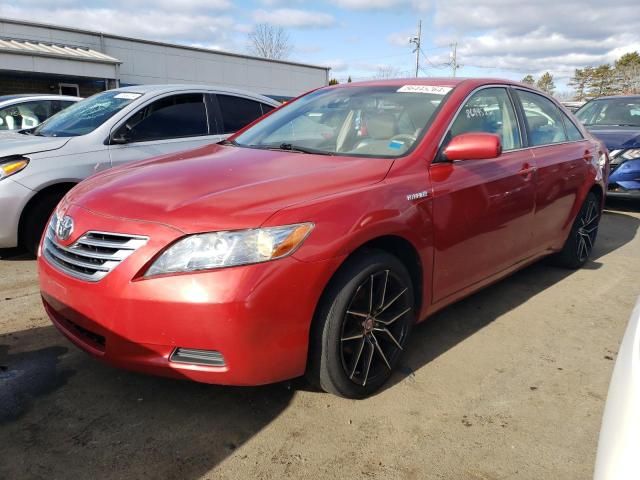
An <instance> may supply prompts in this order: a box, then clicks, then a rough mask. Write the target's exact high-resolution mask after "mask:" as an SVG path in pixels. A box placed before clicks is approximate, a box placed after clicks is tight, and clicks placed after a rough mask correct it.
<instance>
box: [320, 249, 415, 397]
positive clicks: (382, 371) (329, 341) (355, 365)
mask: <svg viewBox="0 0 640 480" xmlns="http://www.w3.org/2000/svg"><path fill="white" fill-rule="evenodd" d="M414 322H415V302H414V293H413V283H412V281H411V277H410V275H409V273H408V271H407V268H406V267H405V266H404V264H403V263H402V262H401V261H400V260H398V259H397V258H396V257H394V256H393V255H390V254H389V253H387V252H384V251H380V250H368V251H364V252H360V253H358V254H356V255H354V256H353V257H352V258H350V259H349V260H347V262H346V263H345V264H344V265H343V266H342V268H341V269H340V270H339V271H338V273H337V274H336V275H335V277H334V278H333V280H332V281H331V282H330V284H329V286H328V288H327V291H326V292H325V295H324V296H323V299H322V300H321V302H320V305H319V308H318V311H317V312H316V318H315V320H314V328H313V331H312V336H311V339H310V354H309V368H308V371H307V377H308V378H309V380H310V381H311V382H312V383H314V384H315V385H316V386H318V387H320V388H321V389H323V390H325V391H327V392H331V393H334V394H336V395H339V396H343V397H347V398H364V397H367V396H369V395H371V394H372V393H373V392H375V391H376V390H378V389H379V388H380V387H381V386H382V385H383V384H384V383H385V382H386V381H387V380H388V379H389V378H390V377H391V374H392V373H393V370H394V368H395V366H396V364H397V362H398V359H399V357H400V355H401V353H402V352H403V350H404V348H405V344H406V341H407V338H408V336H409V333H410V331H411V327H412V326H413V324H414Z"/></svg>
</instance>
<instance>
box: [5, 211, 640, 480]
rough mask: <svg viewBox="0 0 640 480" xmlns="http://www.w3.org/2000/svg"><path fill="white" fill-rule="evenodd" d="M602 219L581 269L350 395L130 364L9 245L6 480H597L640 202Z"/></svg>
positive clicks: (458, 315) (631, 284) (471, 308)
mask: <svg viewBox="0 0 640 480" xmlns="http://www.w3.org/2000/svg"><path fill="white" fill-rule="evenodd" d="M613 207H615V210H613V209H610V210H609V211H607V213H606V214H605V215H604V217H603V220H602V224H601V230H600V236H599V239H598V242H597V246H596V249H595V252H594V256H593V258H592V261H591V262H590V263H589V264H588V265H587V266H586V268H584V269H582V270H580V271H577V272H568V271H564V270H559V269H556V268H553V267H550V266H547V265H545V264H543V263H541V264H536V265H533V266H531V267H529V268H527V269H525V270H523V271H521V272H519V273H517V274H515V275H513V276H512V277H510V278H508V279H506V280H504V281H502V282H500V283H498V284H496V285H494V286H492V287H490V288H488V289H485V290H484V291H482V292H480V293H478V294H476V295H473V296H472V297H469V298H467V299H466V300H464V301H462V302H459V303H458V304H456V305H454V306H452V307H449V308H447V309H446V310H444V311H442V312H440V313H438V314H437V315H435V316H434V317H433V318H431V319H430V321H428V322H426V323H424V324H422V325H420V326H419V327H417V328H416V329H415V330H414V332H413V337H412V340H411V342H410V345H409V348H408V351H407V354H406V355H405V357H404V359H403V362H402V366H401V369H400V372H399V373H398V374H396V375H395V377H394V378H393V381H392V382H391V385H389V386H388V387H387V388H386V389H385V390H384V391H382V392H381V393H380V394H378V395H376V396H375V397H373V398H370V399H368V400H363V401H350V400H343V399H339V398H336V397H333V396H331V395H328V394H324V393H319V392H315V391H311V390H309V389H308V388H307V387H306V386H305V385H304V383H303V382H300V381H294V382H289V383H283V384H277V385H271V386H267V387H260V388H226V387H217V386H210V385H199V384H195V383H189V382H186V381H173V380H167V379H163V378H154V377H147V376H142V375H138V374H133V373H127V372H124V371H120V370H115V369H113V368H110V367H108V366H105V365H103V364H101V363H99V362H98V361H96V360H94V359H92V358H90V357H89V356H87V355H86V354H84V353H83V352H81V351H79V350H78V349H76V348H75V347H74V346H73V345H71V344H70V343H69V342H67V341H66V340H65V339H64V338H63V337H62V336H61V335H60V334H59V333H57V331H55V329H54V328H53V327H52V326H51V325H50V324H49V322H48V320H47V319H46V317H45V314H44V312H43V309H42V306H41V304H40V299H39V295H38V287H37V282H36V273H35V262H34V261H31V260H28V259H25V258H24V257H21V256H20V255H19V254H18V252H7V251H4V252H2V253H0V255H2V256H3V257H4V259H3V260H0V478H3V479H22V478H47V479H58V478H59V479H69V478H78V479H83V478H93V479H103V478H113V479H137V478H149V479H158V478H180V479H186V480H191V479H198V478H211V479H214V478H215V479H218V478H220V479H248V478H260V479H281V478H305V479H306V478H308V479H319V478H330V479H352V478H384V479H387V478H388V479H394V478H398V479H445V478H446V479H456V480H466V479H470V480H471V479H474V480H475V479H478V480H494V479H511V478H518V479H521V478H522V479H542V478H546V479H563V480H571V479H580V480H584V479H588V478H589V477H590V476H592V470H593V463H594V459H595V451H596V443H597V435H598V431H599V428H600V421H601V415H602V410H603V406H604V401H605V398H606V393H607V386H608V381H609V377H610V375H611V371H612V368H613V364H614V360H615V357H616V352H617V349H618V345H619V342H620V340H621V338H622V334H623V332H624V328H625V326H626V322H627V320H628V318H629V314H630V313H631V309H632V306H633V304H634V302H635V299H636V297H637V296H638V294H639V293H640V284H639V283H638V278H640V234H639V233H638V226H639V225H640V213H638V212H640V206H638V205H637V204H630V203H623V202H620V203H618V204H616V205H613Z"/></svg>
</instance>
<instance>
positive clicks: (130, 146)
mask: <svg viewBox="0 0 640 480" xmlns="http://www.w3.org/2000/svg"><path fill="white" fill-rule="evenodd" d="M207 107H208V102H207V101H206V94H205V93H203V92H190V93H179V94H172V95H166V96H164V97H161V98H159V99H155V100H153V101H152V102H150V103H148V104H146V105H144V106H143V107H141V108H140V109H138V110H137V111H136V112H135V113H133V114H132V115H130V116H129V117H128V118H127V119H126V120H124V121H123V122H121V123H119V124H118V125H117V126H116V127H114V130H113V132H112V134H111V137H112V138H121V139H124V140H125V142H126V143H123V144H113V142H112V144H111V145H109V154H110V157H111V164H112V166H116V165H120V164H123V163H127V162H131V161H134V160H143V159H146V158H150V157H155V156H159V155H164V154H169V153H175V152H180V151H184V150H190V149H193V148H196V147H199V146H202V145H207V144H209V143H215V142H218V141H220V140H222V138H223V137H222V136H221V135H219V134H218V132H217V129H216V126H215V125H212V124H211V122H210V120H209V116H208V113H207Z"/></svg>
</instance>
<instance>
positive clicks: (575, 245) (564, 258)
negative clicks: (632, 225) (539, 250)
mask: <svg viewBox="0 0 640 480" xmlns="http://www.w3.org/2000/svg"><path fill="white" fill-rule="evenodd" d="M601 216H602V210H601V208H600V202H599V201H598V197H597V196H596V195H595V194H594V193H593V192H589V194H588V195H587V198H586V199H585V201H584V203H583V204H582V207H581V208H580V211H579V212H578V215H577V216H576V219H575V221H574V222H573V226H572V227H571V232H569V237H568V238H567V241H566V242H565V243H564V246H563V247H562V250H560V251H559V252H558V253H556V254H555V255H553V256H552V257H551V261H552V263H553V264H555V265H557V266H559V267H563V268H569V269H577V268H580V267H582V266H583V265H584V264H585V263H587V260H588V259H589V256H590V255H591V252H592V251H593V246H594V245H595V242H596V237H597V235H598V226H599V224H600V217H601Z"/></svg>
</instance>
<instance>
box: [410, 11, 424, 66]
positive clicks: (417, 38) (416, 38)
mask: <svg viewBox="0 0 640 480" xmlns="http://www.w3.org/2000/svg"><path fill="white" fill-rule="evenodd" d="M421 41H422V20H419V21H418V35H417V36H414V37H409V43H413V44H414V45H415V46H416V47H415V48H414V49H413V53H415V54H416V78H418V71H419V70H420V43H421Z"/></svg>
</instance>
